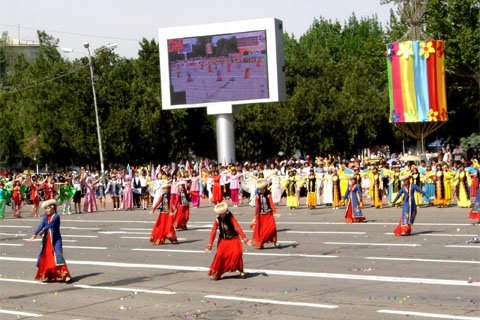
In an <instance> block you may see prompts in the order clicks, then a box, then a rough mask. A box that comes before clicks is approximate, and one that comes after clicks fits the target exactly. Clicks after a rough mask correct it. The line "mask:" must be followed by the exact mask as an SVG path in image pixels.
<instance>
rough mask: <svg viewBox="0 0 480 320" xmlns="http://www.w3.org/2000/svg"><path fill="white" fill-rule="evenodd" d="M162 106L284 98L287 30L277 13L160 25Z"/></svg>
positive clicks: (187, 105) (164, 107)
mask: <svg viewBox="0 0 480 320" xmlns="http://www.w3.org/2000/svg"><path fill="white" fill-rule="evenodd" d="M159 32H160V39H159V46H160V66H161V76H162V77H161V81H162V105H163V109H179V108H188V107H201V106H208V107H211V106H215V105H222V106H223V105H224V104H225V103H226V104H232V105H233V104H245V103H256V102H273V101H283V100H284V96H285V81H284V79H285V76H284V71H283V64H284V62H283V41H282V37H283V31H282V23H281V21H279V20H277V19H273V18H269V19H259V20H249V21H241V22H228V23H220V24H211V25H200V26H190V27H178V28H167V29H160V31H159Z"/></svg>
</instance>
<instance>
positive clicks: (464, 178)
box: [455, 164, 472, 208]
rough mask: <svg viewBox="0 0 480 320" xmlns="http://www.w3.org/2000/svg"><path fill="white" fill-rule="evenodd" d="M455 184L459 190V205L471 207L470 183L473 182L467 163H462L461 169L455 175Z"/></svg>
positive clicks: (457, 190)
mask: <svg viewBox="0 0 480 320" xmlns="http://www.w3.org/2000/svg"><path fill="white" fill-rule="evenodd" d="M455 184H456V192H457V206H459V207H461V208H469V207H470V206H471V205H472V202H471V201H470V185H471V184H472V182H471V178H470V175H469V174H468V172H466V171H465V165H464V164H462V165H460V171H459V172H457V174H456V175H455Z"/></svg>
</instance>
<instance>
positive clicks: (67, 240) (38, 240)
mask: <svg viewBox="0 0 480 320" xmlns="http://www.w3.org/2000/svg"><path fill="white" fill-rule="evenodd" d="M22 240H23V241H28V239H22ZM33 241H35V242H40V241H42V239H35V240H33ZM62 242H77V240H69V239H62Z"/></svg>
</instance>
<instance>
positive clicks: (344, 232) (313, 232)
mask: <svg viewBox="0 0 480 320" xmlns="http://www.w3.org/2000/svg"><path fill="white" fill-rule="evenodd" d="M286 233H300V234H302V233H305V234H317V233H318V234H366V232H360V231H359V232H355V231H287V232H286Z"/></svg>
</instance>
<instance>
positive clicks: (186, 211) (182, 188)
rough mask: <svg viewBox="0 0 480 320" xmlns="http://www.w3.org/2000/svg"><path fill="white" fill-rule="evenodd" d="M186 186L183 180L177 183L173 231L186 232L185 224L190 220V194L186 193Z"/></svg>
mask: <svg viewBox="0 0 480 320" xmlns="http://www.w3.org/2000/svg"><path fill="white" fill-rule="evenodd" d="M186 184H187V183H186V182H185V181H184V180H181V181H179V182H178V183H177V186H178V190H177V196H176V197H175V204H174V208H175V210H176V213H175V219H174V221H173V227H174V228H175V229H181V230H187V223H188V219H189V218H190V194H189V193H188V190H187V188H186Z"/></svg>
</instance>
